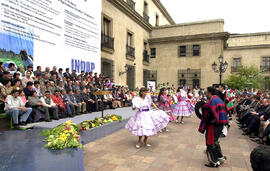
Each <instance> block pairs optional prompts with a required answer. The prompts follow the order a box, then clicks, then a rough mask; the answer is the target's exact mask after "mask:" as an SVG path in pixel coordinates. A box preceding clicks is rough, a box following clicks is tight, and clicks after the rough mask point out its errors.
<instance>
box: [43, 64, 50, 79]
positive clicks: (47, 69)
mask: <svg viewBox="0 0 270 171" xmlns="http://www.w3.org/2000/svg"><path fill="white" fill-rule="evenodd" d="M46 77H47V78H50V77H51V74H50V67H46V68H45V71H44V72H43V78H44V79H45V78H46ZM46 80H47V79H46Z"/></svg>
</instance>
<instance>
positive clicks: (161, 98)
mask: <svg viewBox="0 0 270 171" xmlns="http://www.w3.org/2000/svg"><path fill="white" fill-rule="evenodd" d="M158 106H159V109H160V110H163V111H164V112H165V113H166V114H167V115H168V116H171V115H172V113H171V99H170V98H169V97H168V96H167V91H166V88H162V89H160V92H159V95H158ZM164 131H166V132H168V131H169V130H168V129H167V127H166V128H164ZM161 132H162V130H161Z"/></svg>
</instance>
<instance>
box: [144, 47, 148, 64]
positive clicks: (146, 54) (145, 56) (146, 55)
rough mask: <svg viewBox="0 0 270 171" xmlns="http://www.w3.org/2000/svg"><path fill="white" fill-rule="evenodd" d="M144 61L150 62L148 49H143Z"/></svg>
mask: <svg viewBox="0 0 270 171" xmlns="http://www.w3.org/2000/svg"><path fill="white" fill-rule="evenodd" d="M143 62H148V63H149V55H148V51H147V50H144V51H143Z"/></svg>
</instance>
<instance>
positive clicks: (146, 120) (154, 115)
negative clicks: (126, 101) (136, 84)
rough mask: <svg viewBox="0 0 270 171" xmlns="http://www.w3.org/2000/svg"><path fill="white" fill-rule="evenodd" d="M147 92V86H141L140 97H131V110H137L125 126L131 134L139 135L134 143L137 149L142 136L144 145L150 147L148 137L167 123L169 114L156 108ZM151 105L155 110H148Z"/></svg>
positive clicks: (140, 143) (139, 146)
mask: <svg viewBox="0 0 270 171" xmlns="http://www.w3.org/2000/svg"><path fill="white" fill-rule="evenodd" d="M147 92H148V89H147V88H141V89H140V92H139V95H140V97H134V98H133V100H132V104H133V110H136V109H138V112H137V113H136V114H135V115H134V116H133V117H131V118H130V120H129V121H128V122H127V124H126V126H125V128H127V129H128V130H129V131H130V132H131V133H132V134H133V135H135V136H138V137H139V139H138V143H137V145H136V148H138V149H139V148H141V146H142V144H143V143H142V137H143V136H144V141H143V142H144V145H145V146H147V147H150V146H151V145H150V144H148V143H147V140H148V137H149V136H153V135H155V134H157V133H158V132H159V131H160V130H162V129H164V128H165V127H166V126H167V125H168V123H169V116H168V115H167V114H166V113H165V112H163V111H161V110H158V108H157V107H156V105H155V104H154V103H153V102H152V99H151V97H150V96H148V95H147ZM151 106H153V107H154V108H155V109H156V110H155V111H154V110H150V108H151Z"/></svg>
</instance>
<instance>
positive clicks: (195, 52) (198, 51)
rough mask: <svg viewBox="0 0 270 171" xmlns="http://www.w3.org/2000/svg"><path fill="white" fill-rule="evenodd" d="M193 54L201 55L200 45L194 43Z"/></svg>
mask: <svg viewBox="0 0 270 171" xmlns="http://www.w3.org/2000/svg"><path fill="white" fill-rule="evenodd" d="M193 56H200V45H193Z"/></svg>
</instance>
